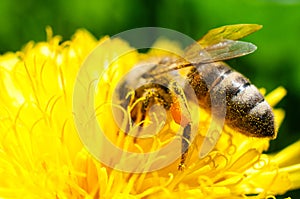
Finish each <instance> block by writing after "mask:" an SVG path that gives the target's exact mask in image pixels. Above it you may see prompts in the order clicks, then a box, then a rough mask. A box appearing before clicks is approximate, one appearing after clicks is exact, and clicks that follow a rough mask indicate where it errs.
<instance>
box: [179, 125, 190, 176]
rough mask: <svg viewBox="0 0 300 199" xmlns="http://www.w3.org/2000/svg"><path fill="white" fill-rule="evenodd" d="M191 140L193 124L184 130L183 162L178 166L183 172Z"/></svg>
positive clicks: (182, 141) (182, 144)
mask: <svg viewBox="0 0 300 199" xmlns="http://www.w3.org/2000/svg"><path fill="white" fill-rule="evenodd" d="M190 138H191V124H190V123H188V124H187V125H186V126H185V127H184V129H183V137H182V140H181V160H180V163H179V165H178V170H180V171H182V170H184V168H185V160H186V157H187V154H188V149H189V146H190Z"/></svg>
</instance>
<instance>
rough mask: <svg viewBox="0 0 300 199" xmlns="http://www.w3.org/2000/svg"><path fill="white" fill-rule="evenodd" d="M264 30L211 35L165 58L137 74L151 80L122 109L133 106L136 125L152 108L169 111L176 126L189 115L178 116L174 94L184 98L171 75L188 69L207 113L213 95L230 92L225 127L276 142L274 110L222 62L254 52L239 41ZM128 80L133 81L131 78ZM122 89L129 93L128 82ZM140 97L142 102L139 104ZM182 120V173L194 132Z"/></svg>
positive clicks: (250, 27)
mask: <svg viewBox="0 0 300 199" xmlns="http://www.w3.org/2000/svg"><path fill="white" fill-rule="evenodd" d="M260 28H261V26H260V25H256V24H237V25H228V26H223V27H219V28H216V29H212V30H210V31H209V32H208V33H207V34H206V35H205V36H204V37H202V38H201V39H200V40H199V41H198V42H197V43H196V44H192V45H190V46H189V47H187V48H186V49H185V52H184V56H183V58H176V59H174V58H172V57H164V58H162V59H161V60H159V62H158V63H155V64H152V66H151V67H148V68H147V69H145V71H142V72H141V73H140V74H136V76H135V77H134V81H142V79H143V80H148V81H146V82H147V83H143V84H141V86H140V87H139V88H137V89H135V90H134V92H133V94H132V95H131V97H129V98H127V100H125V102H124V103H123V105H122V106H124V107H127V106H134V107H133V108H132V110H131V117H132V120H133V121H136V122H137V123H138V122H141V121H143V120H144V119H145V118H146V116H147V114H148V112H149V110H150V108H151V106H152V105H153V104H159V105H161V106H163V108H164V109H165V110H168V111H170V112H171V113H172V115H173V117H174V120H175V121H176V118H177V117H178V115H183V114H184V113H183V112H184V111H182V110H181V111H178V109H177V108H176V97H174V92H175V93H176V92H177V93H179V94H180V95H184V93H183V92H182V90H180V89H177V85H176V83H174V81H170V78H168V75H171V76H172V73H171V72H172V71H177V70H180V69H183V68H189V72H187V74H186V76H185V79H186V80H187V83H186V84H188V85H189V86H191V87H192V89H193V90H194V92H195V94H196V97H197V100H198V104H199V105H200V106H201V107H202V108H203V109H205V110H207V111H208V112H209V111H210V110H211V106H212V99H211V96H212V95H211V93H215V94H216V95H215V96H218V93H219V94H221V93H222V94H224V93H225V94H224V95H225V104H226V107H225V109H226V115H225V123H226V125H228V126H229V127H231V128H233V129H235V130H236V131H238V132H240V133H242V134H244V135H246V136H251V137H259V138H269V139H273V138H275V137H276V130H275V124H274V114H273V111H272V108H271V107H270V105H269V104H268V103H267V102H266V100H265V99H264V97H263V96H262V94H261V93H260V92H259V90H258V89H257V88H256V87H255V86H254V85H253V84H251V83H250V81H249V80H248V79H247V78H246V77H245V76H243V75H242V74H240V73H239V72H237V71H234V70H233V69H232V68H230V67H229V66H228V65H227V64H226V63H224V62H222V61H224V60H228V59H232V58H236V57H240V56H244V55H247V54H249V53H252V52H253V51H255V50H256V46H255V45H253V44H252V43H249V42H243V41H238V39H240V38H243V37H245V36H247V35H248V34H251V33H253V32H255V31H257V30H259V29H260ZM167 74H168V75H167ZM154 79H156V80H158V79H159V82H165V84H170V83H172V84H173V85H172V87H171V88H172V89H170V88H167V87H165V86H162V85H163V84H157V83H155V82H156V81H152V80H154ZM125 80H126V79H125ZM126 81H133V80H129V79H127V80H126ZM126 81H125V82H126ZM122 86H123V87H124V88H125V83H123V85H122ZM122 86H121V87H122ZM125 90H126V89H125ZM183 90H184V89H183ZM123 97H125V96H123ZM141 98H143V100H142V101H139V102H137V100H138V99H141ZM174 107H175V108H174ZM186 110H188V109H186ZM181 118H184V119H185V120H186V121H185V122H183V123H181V125H184V130H183V134H182V136H183V139H182V157H181V161H180V164H179V166H178V169H179V170H182V169H183V168H184V166H185V159H186V155H187V152H188V146H189V144H190V143H189V140H190V131H191V124H190V122H189V121H190V119H189V118H185V117H181Z"/></svg>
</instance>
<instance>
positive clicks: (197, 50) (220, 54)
mask: <svg viewBox="0 0 300 199" xmlns="http://www.w3.org/2000/svg"><path fill="white" fill-rule="evenodd" d="M195 45H197V46H199V44H195ZM197 46H195V47H192V48H189V49H188V51H187V52H186V55H185V57H184V58H185V59H186V60H187V61H188V62H190V63H192V64H202V63H210V62H216V61H223V60H228V59H232V58H236V57H241V56H244V55H247V54H250V53H252V52H254V51H255V50H256V49H257V47H256V46H255V45H254V44H252V43H249V42H244V41H233V40H224V41H222V42H219V43H217V44H214V45H212V46H208V47H206V48H201V46H199V47H197Z"/></svg>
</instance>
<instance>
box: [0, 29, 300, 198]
mask: <svg viewBox="0 0 300 199" xmlns="http://www.w3.org/2000/svg"><path fill="white" fill-rule="evenodd" d="M47 35H48V40H47V41H46V42H39V43H33V42H30V43H28V44H27V45H26V46H25V47H24V48H23V49H22V50H21V51H19V52H16V53H6V54H4V55H1V56H0V76H1V78H0V87H1V94H0V100H1V103H0V117H1V123H0V141H1V142H0V176H1V181H0V198H158V197H159V198H228V197H231V198H247V197H249V198H252V197H255V198H267V197H270V198H271V197H273V196H275V195H278V194H283V193H285V192H286V191H288V190H291V189H298V188H300V181H299V179H300V159H299V154H298V151H299V150H300V142H299V141H298V142H296V143H294V144H292V145H291V146H288V147H287V148H286V149H284V150H282V151H280V152H278V153H276V154H271V155H267V154H263V152H264V151H265V150H267V148H268V146H269V140H267V139H256V138H248V137H246V136H244V135H241V134H239V133H237V132H235V131H234V130H232V129H229V128H227V127H226V126H225V128H224V130H223V131H224V132H222V135H221V137H220V139H219V141H218V142H217V144H216V146H215V148H214V149H213V150H212V151H211V152H210V153H209V154H208V155H207V156H206V157H204V158H199V157H198V151H197V150H198V149H197V143H201V139H203V137H201V136H199V137H196V139H195V143H194V144H193V146H194V147H192V149H191V150H190V152H189V158H188V159H187V163H186V164H187V166H186V168H185V169H184V170H183V171H178V169H177V165H178V163H179V161H180V159H178V160H177V161H175V162H174V163H172V164H170V165H168V166H167V167H165V168H161V169H159V170H156V171H152V172H145V173H130V172H124V171H120V170H117V169H114V168H110V167H108V166H106V165H105V164H103V163H101V162H99V161H98V160H96V159H95V158H94V157H93V156H92V155H91V154H90V153H89V152H88V150H87V149H86V148H85V146H84V145H83V144H82V142H81V140H80V139H79V136H78V134H77V130H76V127H75V125H74V119H73V113H72V96H73V88H74V84H75V80H76V76H77V73H78V71H79V69H80V66H81V64H82V63H83V61H84V59H85V58H86V56H87V55H88V54H89V53H90V52H91V51H92V49H93V48H95V47H96V45H98V44H100V43H102V42H105V41H107V40H109V39H110V38H108V37H104V38H102V39H101V40H100V41H97V40H96V39H95V38H94V37H93V36H92V35H90V34H89V33H88V32H87V31H85V30H78V31H77V32H76V33H75V35H74V36H73V38H72V39H71V40H70V41H66V42H63V43H61V38H60V37H59V36H53V35H52V32H51V29H50V28H48V29H47ZM118 42H119V43H118V45H119V47H120V48H130V47H129V46H128V44H126V42H124V41H120V40H119V41H118ZM108 50H109V49H108ZM112 53H113V52H112ZM157 53H159V52H157ZM147 56H153V54H151V53H149V54H139V53H138V52H137V51H132V52H131V53H129V54H128V55H126V56H123V57H121V58H120V59H119V60H117V61H116V62H115V63H114V64H113V65H112V67H111V68H110V70H109V71H107V73H106V74H105V78H103V79H102V81H101V82H98V84H99V85H101V87H100V86H99V87H100V88H99V87H98V88H99V89H98V92H97V94H96V97H95V104H96V105H95V106H96V107H97V106H99V105H101V103H103V99H105V98H110V97H111V95H112V89H113V88H114V87H115V85H116V84H117V81H118V80H119V79H120V78H121V77H122V75H124V74H125V73H126V72H127V71H129V70H130V67H132V66H133V65H134V64H136V63H138V62H139V61H141V60H143V59H145V57H147ZM120 66H121V67H120ZM284 95H285V90H284V89H283V88H282V87H279V88H278V89H275V90H274V91H273V92H271V93H270V94H268V95H267V96H266V100H267V101H268V102H269V103H270V104H271V105H272V106H274V105H276V103H277V102H278V101H280V99H281V98H282V97H283V96H284ZM104 101H105V100H104ZM98 111H99V110H98ZM102 111H103V110H102ZM98 113H99V114H98V117H99V118H100V117H101V113H103V112H101V111H100V112H98ZM274 113H275V117H276V120H277V124H278V125H279V124H280V123H281V121H282V120H283V118H284V112H283V110H281V109H274ZM106 116H107V117H105V118H102V119H99V120H101V121H100V123H102V124H103V123H105V125H104V127H103V129H104V132H105V134H106V135H107V136H108V137H109V139H110V140H111V141H112V142H113V143H115V144H116V145H118V146H119V147H123V148H125V149H126V150H129V151H135V152H140V153H143V152H146V151H147V150H148V151H151V150H153V149H154V148H157V147H160V145H162V144H163V142H166V140H168V136H166V137H163V136H162V138H160V137H159V138H158V139H157V140H153V139H152V140H151V139H145V140H141V141H140V140H139V141H137V142H134V141H133V139H132V138H131V137H130V136H126V135H124V133H122V132H120V131H119V129H118V128H116V125H115V124H114V122H113V121H112V120H111V116H109V114H108V115H106ZM208 118H209V115H208V114H206V115H203V116H201V118H200V120H201V122H202V126H201V129H205V128H208V125H209V121H208V120H209V119H208ZM168 128H173V127H172V124H170V126H168ZM147 147H148V148H147ZM107 153H108V156H109V155H113V154H109V152H107ZM124 161H126V160H124Z"/></svg>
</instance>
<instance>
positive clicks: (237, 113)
mask: <svg viewBox="0 0 300 199" xmlns="http://www.w3.org/2000/svg"><path fill="white" fill-rule="evenodd" d="M187 78H188V81H189V83H190V85H191V86H192V87H193V89H194V90H195V93H196V95H197V98H198V100H199V105H200V106H201V107H203V108H205V109H206V110H210V109H211V102H214V103H217V102H216V101H218V99H216V98H217V97H218V96H225V99H224V100H225V101H226V102H225V103H226V116H225V121H226V124H227V125H228V126H230V127H231V128H234V129H236V130H237V131H239V132H241V133H243V134H245V135H248V136H252V137H269V138H274V137H275V135H276V134H275V125H274V114H273V111H272V108H271V107H270V105H269V104H268V103H267V102H266V101H265V99H264V97H263V96H262V95H261V94H260V92H259V91H258V89H257V88H256V87H255V86H254V85H253V84H251V83H250V82H249V80H248V79H247V78H246V77H244V76H243V75H242V74H240V73H238V72H236V71H234V70H232V69H231V68H230V67H229V66H228V65H226V64H225V63H223V62H215V63H210V64H201V65H199V66H196V67H193V68H192V69H191V70H190V72H189V74H188V75H187ZM224 92H225V93H224ZM212 97H213V98H214V99H212ZM223 98H224V97H223Z"/></svg>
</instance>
